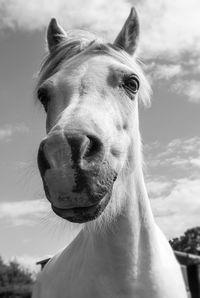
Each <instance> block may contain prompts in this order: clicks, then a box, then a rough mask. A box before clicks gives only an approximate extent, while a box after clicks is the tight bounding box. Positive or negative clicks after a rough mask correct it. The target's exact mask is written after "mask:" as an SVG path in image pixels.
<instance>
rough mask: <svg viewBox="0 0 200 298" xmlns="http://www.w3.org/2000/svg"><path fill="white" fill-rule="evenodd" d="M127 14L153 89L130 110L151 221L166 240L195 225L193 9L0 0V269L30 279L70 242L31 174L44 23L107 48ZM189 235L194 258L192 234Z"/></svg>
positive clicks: (199, 206) (198, 70) (161, 3)
mask: <svg viewBox="0 0 200 298" xmlns="http://www.w3.org/2000/svg"><path fill="white" fill-rule="evenodd" d="M133 5H134V6H135V7H136V9H137V11H138V14H139V18H140V24H141V38H140V45H139V51H138V55H139V56H140V57H141V60H142V61H143V62H144V70H145V72H146V75H147V77H148V79H149V81H150V83H151V86H152V89H153V95H152V105H151V108H148V109H147V108H144V107H143V106H142V105H141V107H140V130H141V134H142V139H143V144H144V159H145V161H146V172H145V180H146V183H147V187H148V193H149V196H150V200H151V204H152V208H153V212H154V215H155V217H156V221H157V223H158V225H159V226H160V227H161V229H162V230H163V231H164V233H165V234H166V236H167V237H168V239H173V238H175V237H180V236H181V235H183V234H184V232H185V231H186V230H188V229H191V228H195V227H198V226H200V29H199V28H200V17H199V15H200V1H199V0H190V1H188V0H176V1H167V0H157V1H150V0H141V1H138V0H130V1H125V0H115V1H112V3H111V2H110V1H106V0H93V1H89V0H85V1H84V4H83V1H81V0H73V1H71V0H51V1H48V0H29V1H26V0H0V239H1V241H0V256H1V257H2V260H1V261H2V262H9V261H11V260H12V261H13V260H14V264H15V261H16V260H17V261H18V262H19V263H20V264H23V265H24V266H25V268H29V269H30V270H31V271H34V272H35V271H37V267H38V266H36V265H35V263H36V261H38V260H40V259H42V258H44V257H46V256H48V255H53V254H55V253H56V252H57V251H58V250H59V249H61V248H62V247H63V246H65V245H66V244H67V243H69V241H71V239H72V238H73V232H72V231H70V229H69V228H66V227H65V223H64V222H63V221H61V220H60V219H57V218H56V217H55V216H54V215H53V214H52V213H51V211H50V209H49V206H48V203H47V202H46V200H45V199H44V200H43V198H44V193H43V189H42V185H41V180H40V177H39V173H38V170H37V165H36V156H37V149H38V146H39V143H40V141H41V139H42V138H43V137H44V136H45V113H44V111H43V109H42V108H41V107H40V106H39V105H37V104H35V101H34V97H33V90H34V86H35V83H36V78H37V71H38V70H39V68H40V64H41V61H42V60H43V59H44V57H45V51H46V43H45V39H46V35H45V34H46V28H47V25H48V23H49V21H50V18H51V17H56V18H57V20H58V22H59V23H60V24H61V25H62V26H63V27H64V28H65V29H66V30H67V29H71V28H81V29H86V30H90V31H92V32H94V33H97V35H100V36H103V37H104V38H105V39H106V40H108V41H110V42H112V41H113V40H114V39H115V37H116V35H117V34H118V32H119V30H120V29H121V27H122V25H123V23H124V21H125V20H126V18H127V16H128V14H129V11H130V7H131V6H133ZM193 231H196V232H195V233H196V234H195V235H196V236H195V237H196V238H195V239H197V238H198V240H195V241H196V242H195V243H196V244H195V245H196V248H195V249H196V251H198V252H199V253H200V244H199V241H200V231H199V230H198V229H194V230H193ZM187 245H188V244H187ZM187 245H186V248H187V247H188V246H187ZM14 266H16V264H15V265H14ZM38 269H39V268H38Z"/></svg>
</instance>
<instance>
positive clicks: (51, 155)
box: [32, 8, 187, 298]
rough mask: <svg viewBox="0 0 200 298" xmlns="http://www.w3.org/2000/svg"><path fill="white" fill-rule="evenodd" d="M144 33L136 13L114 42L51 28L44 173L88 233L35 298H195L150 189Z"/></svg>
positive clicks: (55, 261) (41, 88) (67, 213)
mask: <svg viewBox="0 0 200 298" xmlns="http://www.w3.org/2000/svg"><path fill="white" fill-rule="evenodd" d="M139 32H140V30H139V18H138V14H137V12H136V10H135V9H134V8H132V9H131V12H130V14H129V16H128V18H127V20H126V22H125V23H124V25H123V27H122V29H121V31H120V32H119V34H118V35H117V37H116V39H115V41H114V42H113V43H107V42H105V41H104V40H102V39H100V38H98V37H96V36H95V35H94V34H92V33H89V32H85V31H81V30H70V31H65V30H64V29H63V28H62V27H61V26H60V25H59V24H58V23H57V21H56V19H52V20H51V21H50V23H49V26H48V30H47V45H48V54H47V57H46V59H45V61H44V62H43V64H42V66H41V69H40V71H39V75H38V82H37V86H36V91H37V96H38V100H39V101H40V102H41V104H42V105H43V107H44V109H45V111H46V117H47V118H46V133H47V134H46V137H45V139H44V140H42V141H41V143H40V146H39V150H38V157H37V159H38V167H39V171H40V174H41V178H42V181H43V186H44V191H45V195H46V198H47V200H48V201H49V202H50V204H51V208H52V210H53V212H54V213H55V214H56V215H58V216H59V217H61V218H62V219H64V220H66V221H68V222H72V223H76V224H78V225H79V224H81V225H82V228H81V231H80V232H79V234H78V235H77V236H76V238H75V239H74V240H73V241H72V242H71V243H70V244H69V245H68V246H67V247H66V248H64V249H63V250H62V251H61V252H59V253H57V254H56V255H55V256H54V257H53V258H52V259H51V260H50V261H49V262H48V263H47V265H46V266H45V268H44V269H43V271H42V272H41V273H40V274H39V276H38V278H37V281H36V283H35V286H34V289H33V294H32V297H33V298H94V297H96V298H186V297H187V294H186V290H185V286H184V282H183V278H182V274H181V270H180V266H179V264H178V263H177V261H176V258H175V257H174V254H173V251H172V249H171V247H170V246H169V244H168V241H167V239H166V238H165V236H164V234H163V233H162V232H161V230H160V229H159V228H158V226H157V225H156V223H155V220H154V217H153V215H152V211H151V207H150V201H149V198H148V194H147V190H146V187H145V182H144V174H143V157H142V145H141V137H140V132H139V116H138V104H139V102H142V103H143V104H144V105H149V102H150V93H151V89H150V86H149V84H148V81H147V79H146V78H145V75H144V73H143V70H142V67H141V63H140V60H139V58H137V55H136V50H137V46H138V40H139Z"/></svg>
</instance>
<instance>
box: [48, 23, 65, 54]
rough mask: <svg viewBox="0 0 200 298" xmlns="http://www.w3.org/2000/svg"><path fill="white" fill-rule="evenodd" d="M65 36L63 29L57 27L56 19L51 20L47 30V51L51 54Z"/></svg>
mask: <svg viewBox="0 0 200 298" xmlns="http://www.w3.org/2000/svg"><path fill="white" fill-rule="evenodd" d="M65 36H66V33H65V31H64V29H63V28H62V27H61V26H59V25H58V23H57V21H56V19H54V18H53V19H51V21H50V23H49V26H48V29H47V43H48V48H49V51H50V52H52V51H53V50H54V49H55V47H56V46H57V45H58V44H59V43H60V42H61V41H62V40H63V38H64V37H65Z"/></svg>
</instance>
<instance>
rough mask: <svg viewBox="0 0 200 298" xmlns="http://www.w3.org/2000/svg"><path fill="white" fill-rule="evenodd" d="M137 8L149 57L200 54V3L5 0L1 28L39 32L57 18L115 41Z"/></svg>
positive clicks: (180, 0) (1, 6)
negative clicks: (132, 7)
mask: <svg viewBox="0 0 200 298" xmlns="http://www.w3.org/2000/svg"><path fill="white" fill-rule="evenodd" d="M132 5H134V6H136V8H137V10H138V11H139V14H140V20H141V47H142V52H143V53H145V56H146V57H147V56H148V57H152V56H153V57H157V55H162V56H165V55H166V53H167V54H168V55H170V57H171V58H172V59H175V58H176V57H177V56H180V55H181V54H182V53H183V52H187V51H189V52H191V51H192V52H193V53H195V52H196V53H198V51H199V50H200V34H199V28H200V18H199V11H200V2H199V0H190V1H188V0H176V1H168V0H157V1H150V0H145V1H144V0H143V1H138V0H129V1H128V2H127V1H125V0H116V1H114V2H113V3H112V5H111V4H110V3H109V2H108V1H107V0H93V1H89V0H86V1H84V4H83V2H82V1H81V0H73V1H66V0H52V1H51V5H49V1H48V0H30V1H26V0H1V2H0V16H1V18H0V19H1V23H0V27H1V28H8V27H9V28H12V29H16V28H18V29H22V30H37V29H41V28H43V27H45V26H47V24H48V22H49V19H50V18H51V17H52V16H55V17H57V18H58V19H59V21H60V22H61V24H62V25H63V26H65V27H66V28H92V30H94V31H95V32H100V33H103V34H105V35H108V36H109V37H110V38H111V40H112V39H114V38H115V35H116V34H117V32H118V31H119V30H120V28H121V26H122V24H123V22H124V21H125V19H126V17H127V15H128V13H129V9H130V6H132Z"/></svg>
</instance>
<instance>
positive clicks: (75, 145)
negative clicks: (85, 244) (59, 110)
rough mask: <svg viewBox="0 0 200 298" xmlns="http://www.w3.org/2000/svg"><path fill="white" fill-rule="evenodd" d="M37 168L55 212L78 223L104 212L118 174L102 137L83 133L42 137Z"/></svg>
mask: <svg viewBox="0 0 200 298" xmlns="http://www.w3.org/2000/svg"><path fill="white" fill-rule="evenodd" d="M38 167H39V170H40V173H41V177H42V180H43V184H44V190H45V193H46V196H47V199H48V200H49V201H50V202H51V204H52V209H53V211H54V212H55V213H56V214H57V215H59V216H61V217H63V218H65V219H68V220H70V221H75V222H85V221H88V220H92V219H94V218H96V217H97V216H98V215H99V214H100V213H101V211H102V210H103V209H104V208H105V206H106V205H107V203H108V200H109V199H108V197H110V194H111V192H112V187H113V183H114V181H115V179H116V176H117V175H116V172H115V171H114V170H112V169H111V167H110V165H109V163H108V162H107V160H106V158H105V149H104V145H103V142H102V141H101V140H100V138H98V137H97V136H94V135H83V134H80V133H79V134H77V133H76V134H75V133H68V134H65V135H64V136H63V135H55V136H50V137H48V138H47V139H46V140H43V141H42V143H41V144H40V147H39V151H38Z"/></svg>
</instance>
